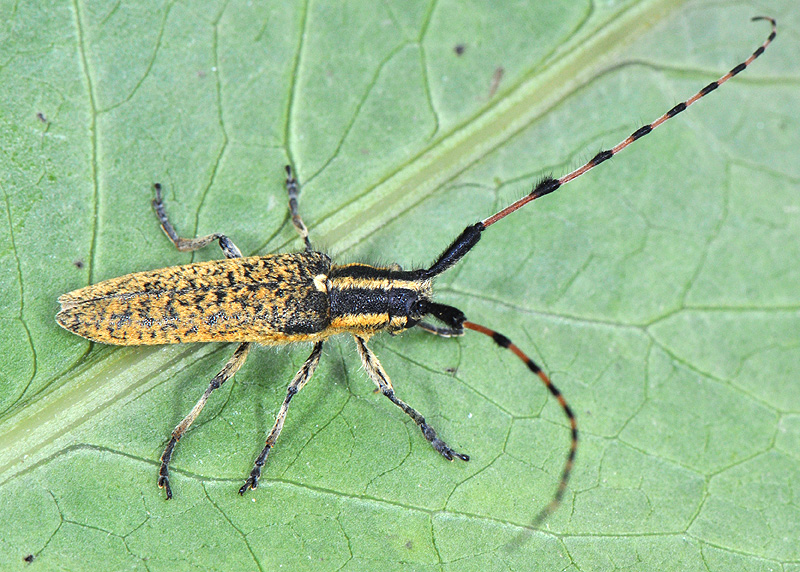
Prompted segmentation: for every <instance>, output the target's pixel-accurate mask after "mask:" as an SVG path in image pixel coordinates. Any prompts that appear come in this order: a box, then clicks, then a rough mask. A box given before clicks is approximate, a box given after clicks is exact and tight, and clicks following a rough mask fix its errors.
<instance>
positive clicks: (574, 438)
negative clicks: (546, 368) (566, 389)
mask: <svg viewBox="0 0 800 572" xmlns="http://www.w3.org/2000/svg"><path fill="white" fill-rule="evenodd" d="M463 326H464V327H465V328H467V329H470V330H473V331H475V332H480V333H481V334H484V335H486V336H489V337H490V338H492V340H494V343H496V344H497V345H498V346H500V347H501V348H506V349H507V350H511V352H512V353H513V354H514V355H515V356H517V357H518V358H519V359H521V360H522V361H523V362H525V365H527V366H528V369H530V370H531V371H532V372H533V373H534V374H536V375H537V376H538V377H539V379H541V380H542V383H544V385H545V387H547V389H548V390H549V391H550V393H551V394H552V396H553V397H555V398H556V400H557V401H558V404H559V405H560V406H561V409H562V410H563V411H564V415H566V417H567V420H568V421H569V424H570V429H571V430H572V431H571V441H570V447H569V453H568V454H567V460H566V461H565V462H564V469H563V470H562V472H561V480H560V481H559V483H558V488H557V489H556V493H555V495H553V500H551V501H550V504H548V505H547V506H546V507H544V508H543V509H542V510H541V511H540V512H539V514H538V515H537V516H536V519H535V520H534V522H533V526H536V525H538V524H539V523H541V522H542V521H543V520H544V519H545V518H547V516H548V515H550V514H551V513H552V512H553V511H554V510H556V508H558V505H559V504H561V498H562V497H563V496H564V491H566V490H567V482H568V481H569V476H570V474H571V473H572V465H573V463H574V462H575V452H576V451H577V450H578V423H577V421H575V414H574V413H573V412H572V408H571V407H570V406H569V405H568V404H567V401H566V399H564V396H563V395H562V394H561V392H560V391H559V390H558V388H557V387H556V386H555V385H553V382H552V381H550V377H548V375H547V374H546V373H544V372H543V371H542V368H540V367H539V366H538V365H537V364H536V362H535V361H533V360H532V359H531V358H529V357H528V356H527V355H526V354H525V352H523V351H522V350H521V349H519V348H518V347H517V346H516V345H515V344H514V343H513V342H512V341H511V340H509V339H508V338H507V337H505V336H504V335H503V334H501V333H500V332H495V331H494V330H490V329H489V328H487V327H485V326H481V325H480V324H476V323H474V322H469V321H466V320H465V321H464V322H463Z"/></svg>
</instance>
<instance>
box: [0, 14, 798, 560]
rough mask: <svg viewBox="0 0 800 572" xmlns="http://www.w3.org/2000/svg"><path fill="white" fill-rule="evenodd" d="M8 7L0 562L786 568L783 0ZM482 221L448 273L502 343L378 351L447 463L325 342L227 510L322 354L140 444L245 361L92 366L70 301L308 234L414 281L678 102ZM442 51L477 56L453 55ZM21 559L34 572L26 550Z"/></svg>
mask: <svg viewBox="0 0 800 572" xmlns="http://www.w3.org/2000/svg"><path fill="white" fill-rule="evenodd" d="M770 4H771V6H770V7H769V9H767V8H765V7H764V6H762V5H760V4H759V5H755V4H753V5H750V4H742V3H737V4H726V3H718V2H707V1H706V2H701V1H698V2H691V3H686V4H683V3H680V2H674V1H672V2H671V1H667V0H660V1H657V0H652V1H643V2H632V1H621V2H602V3H595V4H591V3H589V2H583V3H579V2H570V3H559V2H535V3H534V2H519V3H516V4H513V5H512V4H511V3H502V4H501V5H499V6H498V5H495V4H490V3H479V2H471V3H462V2H447V1H445V2H436V3H424V2H407V1H406V2H380V3H367V2H355V1H353V2H350V3H349V4H344V3H327V4H325V3H307V4H300V3H297V5H294V4H293V3H271V4H269V5H261V3H258V2H242V1H232V2H227V3H220V2H194V3H193V2H182V3H166V4H159V3H155V2H153V3H146V2H138V3H99V2H98V3H84V2H81V1H78V2H74V3H58V4H56V5H51V4H46V3H38V4H37V3H30V2H29V3H12V2H2V3H0V21H1V22H3V24H2V25H0V156H2V165H3V168H2V169H0V188H1V189H2V201H3V202H2V206H3V208H2V212H3V216H2V217H0V219H1V220H2V224H3V225H4V229H5V230H4V232H3V234H2V239H0V267H1V268H2V272H0V328H1V330H0V356H2V360H0V362H1V364H2V366H3V367H2V372H3V383H2V384H0V515H1V516H2V518H0V522H1V523H2V524H0V568H2V569H4V570H14V569H27V567H28V564H26V562H25V561H24V557H25V556H27V555H29V554H30V555H33V556H34V557H35V561H34V564H31V566H34V565H35V566H38V567H39V569H42V570H51V569H65V570H81V569H97V568H98V567H102V568H104V569H122V568H126V569H137V570H138V569H141V570H145V569H147V570H189V569H204V570H206V569H219V570H226V571H228V570H254V569H258V570H274V569H278V568H279V567H282V568H283V569H286V570H340V569H341V570H376V569H380V570H400V569H403V570H407V569H413V570H454V569H458V570H459V572H462V571H465V570H563V569H570V570H583V571H587V570H610V569H617V568H622V569H631V570H688V569H693V570H696V569H707V570H725V571H730V570H773V569H777V568H782V569H783V570H798V568H797V564H796V563H797V562H798V561H800V545H799V544H798V543H797V538H798V537H800V510H799V509H798V507H797V502H796V499H797V498H798V494H799V493H800V490H798V483H800V454H799V453H798V451H800V398H798V392H797V391H796V382H797V381H798V379H799V378H800V366H798V364H800V342H799V341H798V332H800V313H799V312H798V309H799V308H800V270H799V269H798V268H799V267H798V264H797V260H798V259H799V258H800V246H798V245H800V183H799V182H800V161H799V160H798V151H797V150H798V149H800V135H799V134H800V125H799V124H798V123H799V122H798V115H797V112H796V110H797V109H798V108H800V101H798V99H799V96H800V92H798V90H797V88H796V85H795V83H796V80H795V79H794V76H793V75H791V74H792V73H793V72H794V70H795V63H796V62H797V60H798V57H799V56H800V53H798V48H797V45H796V43H793V42H792V41H791V39H792V34H791V32H790V31H789V30H792V29H794V28H796V27H797V24H798V22H797V17H796V15H795V12H796V11H795V10H792V8H793V5H792V4H791V3H789V2H785V1H783V2H780V1H779V2H771V3H770ZM762 13H764V15H769V16H774V17H776V18H777V19H778V24H779V27H780V28H779V34H778V39H777V40H776V42H775V43H774V44H773V45H772V46H770V48H769V49H768V50H767V51H766V53H765V54H764V55H763V56H762V58H761V59H759V60H758V61H757V62H755V63H754V64H753V66H752V67H751V68H749V69H747V70H746V72H744V73H743V74H741V75H739V76H737V77H736V78H735V79H734V80H732V81H730V82H729V83H726V84H725V85H724V86H723V87H722V88H721V89H719V90H718V91H716V92H714V93H713V94H711V95H710V96H709V97H708V98H706V99H703V100H702V101H700V102H698V103H697V104H696V105H693V106H692V107H691V108H690V109H688V110H687V111H686V112H685V113H683V114H681V115H679V116H678V117H676V118H675V119H674V120H672V121H670V122H668V123H667V124H666V125H664V126H663V127H660V128H659V129H657V130H656V131H654V132H653V133H652V134H649V135H648V136H646V137H644V138H643V139H641V140H640V141H638V142H637V143H636V144H635V145H634V146H632V147H631V148H629V149H626V150H625V151H623V152H622V153H621V154H620V155H619V156H616V157H615V158H613V159H612V160H611V161H608V162H607V163H605V164H603V165H602V166H600V167H598V168H597V169H594V170H592V171H591V172H590V173H588V174H586V175H585V176H583V177H581V178H580V179H578V180H576V181H575V182H573V183H571V184H570V185H568V186H566V187H564V188H562V189H560V190H559V191H558V192H556V193H554V194H552V195H549V196H547V197H545V198H542V199H541V200H538V201H536V202H535V204H532V205H529V206H527V207H525V208H524V209H522V210H521V211H519V212H518V213H515V214H513V215H511V216H510V217H508V218H507V219H504V220H503V221H502V222H499V223H498V224H496V225H494V226H492V227H491V228H489V229H488V230H487V231H486V232H485V233H484V236H483V238H482V240H481V242H480V244H479V245H478V246H477V247H476V248H475V249H474V250H473V251H472V252H471V253H470V254H469V255H468V256H467V258H465V259H464V260H463V261H462V262H461V263H460V264H459V265H458V266H457V267H456V268H454V269H453V270H451V271H449V272H448V273H446V274H445V275H444V276H442V277H441V279H440V280H438V281H437V283H436V291H437V299H438V300H440V301H441V302H442V303H446V304H452V305H454V306H457V307H459V308H461V309H462V310H463V311H464V312H465V313H466V314H467V315H468V316H469V318H470V320H473V321H475V322H478V323H481V324H485V325H486V326H488V327H491V328H497V329H498V330H500V331H501V332H503V333H504V334H505V335H507V336H508V337H510V338H511V339H512V340H514V341H515V343H516V344H517V345H518V346H519V347H520V348H522V349H523V350H524V351H526V352H528V353H529V354H530V355H531V356H532V357H533V358H534V359H535V360H536V361H537V362H539V363H540V364H541V365H542V366H543V368H544V369H545V370H546V371H547V372H549V374H550V375H551V376H552V379H553V381H554V383H555V384H556V385H557V386H558V387H559V388H560V389H561V390H562V392H563V394H564V396H565V397H566V399H567V400H568V401H569V403H570V405H571V406H572V408H573V409H574V410H575V412H576V415H577V418H578V424H579V428H580V431H581V437H582V439H581V443H580V448H579V451H578V457H577V460H576V465H575V470H574V473H573V478H572V480H571V482H570V487H569V488H568V490H567V493H566V495H565V498H564V504H563V505H562V507H561V508H560V509H559V510H558V511H557V512H556V513H555V514H554V515H552V517H551V518H549V519H548V520H547V521H546V522H545V523H544V524H543V525H542V526H541V527H540V528H538V529H536V528H533V527H531V522H532V520H533V518H534V517H535V515H536V513H537V512H538V511H539V510H540V509H541V508H542V507H543V506H545V505H546V504H547V503H548V502H549V501H550V499H551V497H552V494H553V493H554V491H555V488H556V486H557V483H558V479H559V475H560V472H561V468H562V466H563V463H564V460H565V456H566V454H567V450H568V445H569V429H568V424H567V422H566V420H565V418H564V415H563V412H562V411H561V409H560V407H559V406H558V404H557V403H556V402H555V400H553V399H552V398H551V397H549V394H548V392H547V390H546V389H545V388H544V387H542V385H541V383H539V382H538V380H537V378H536V377H534V376H531V375H530V373H529V372H528V371H527V369H526V368H525V367H524V366H523V365H522V364H521V363H520V362H519V361H518V360H516V359H515V358H514V356H512V355H511V354H510V352H507V351H505V350H503V349H501V348H499V347H497V346H495V345H494V344H493V343H492V341H491V340H489V339H487V338H485V337H484V336H478V335H477V334H474V333H473V332H468V333H467V335H465V336H464V337H463V338H458V339H449V340H448V339H443V338H435V337H433V336H430V335H427V334H426V333H425V332H422V331H410V332H406V333H404V334H403V335H401V336H398V337H389V336H380V337H378V338H376V339H375V340H374V341H373V342H372V347H373V349H374V350H375V352H376V354H377V355H378V356H379V357H380V359H381V361H382V363H383V365H384V367H385V368H386V370H387V372H389V374H390V375H391V376H392V378H393V380H394V384H395V388H396V391H397V394H398V395H399V396H400V397H401V398H402V399H404V400H405V401H407V402H408V403H409V404H411V405H412V406H414V407H415V408H417V409H418V410H419V411H420V412H422V413H423V414H424V415H425V416H426V418H427V419H428V421H429V422H430V423H431V425H433V426H434V427H435V428H436V429H437V431H438V432H439V433H440V434H441V435H442V436H443V438H444V439H446V440H447V441H448V442H449V443H450V444H451V445H452V446H453V447H454V448H455V449H457V450H459V451H464V452H466V453H469V455H470V457H471V459H470V461H469V463H463V462H460V461H459V462H454V463H447V462H445V461H444V460H443V459H442V458H441V456H440V455H438V454H437V453H436V452H435V451H434V450H433V449H432V448H431V447H430V446H429V445H428V443H426V442H425V440H424V438H423V437H422V436H421V435H420V432H419V430H418V429H417V428H416V426H415V425H414V424H413V422H412V421H411V420H410V419H408V418H407V417H406V416H405V415H403V414H402V412H401V411H399V410H398V409H397V408H396V407H395V406H393V405H392V404H391V403H389V402H388V400H386V399H385V398H383V397H382V396H381V395H379V394H378V395H376V394H374V393H373V389H372V386H371V382H370V381H369V379H368V378H367V376H366V375H364V373H363V372H362V371H361V369H360V364H359V360H358V358H357V355H356V352H355V351H354V349H353V345H352V340H349V339H347V338H346V337H342V339H335V340H331V341H330V342H329V343H327V344H326V347H325V351H324V354H323V359H322V362H321V365H320V367H319V370H318V371H317V373H316V374H315V376H314V378H313V379H312V381H311V382H310V383H309V384H308V386H306V387H305V388H304V389H303V391H302V392H301V393H300V394H299V395H298V396H297V397H296V398H295V399H294V400H293V401H292V408H291V410H290V412H289V416H288V419H287V422H286V425H285V428H284V431H283V434H282V435H281V439H280V441H279V442H278V444H277V447H276V448H275V449H274V450H273V452H272V453H271V455H270V458H269V462H268V463H267V465H266V467H265V469H264V477H263V480H262V482H261V485H260V486H259V488H258V489H257V490H256V491H253V492H252V493H248V494H246V495H244V497H240V496H239V495H238V494H237V491H238V489H239V487H240V486H241V484H242V483H243V481H244V478H245V476H246V475H247V474H248V473H249V471H250V468H251V467H252V462H253V459H254V458H255V456H256V455H257V454H258V452H259V451H260V449H261V447H262V446H263V439H264V437H265V434H266V432H267V431H268V430H269V429H270V427H271V426H272V423H273V421H274V416H275V414H276V413H277V411H278V409H279V406H280V403H281V402H282V401H283V398H284V395H285V392H286V385H287V383H288V381H289V380H290V379H291V378H292V376H293V375H294V373H295V372H296V371H297V369H298V368H299V367H300V365H301V364H302V363H303V361H304V359H305V357H306V356H307V355H308V352H309V351H310V347H307V346H306V345H304V346H301V347H290V348H277V349H276V348H260V347H259V348H256V349H255V350H254V351H252V352H251V354H250V357H249V359H248V361H247V363H246V364H245V365H244V366H243V367H242V369H241V370H240V372H239V373H238V374H237V375H236V377H235V378H234V379H233V380H232V381H231V382H228V383H226V384H225V385H224V386H223V387H222V388H221V389H219V390H218V391H216V392H215V393H214V394H213V396H212V398H211V399H210V401H209V404H208V406H207V407H206V408H205V410H204V411H203V412H202V414H201V415H200V417H199V418H198V420H197V422H196V423H195V424H194V425H193V426H192V428H191V430H190V431H189V432H188V433H187V434H186V436H185V437H184V439H183V440H182V441H181V443H180V445H179V446H178V448H177V449H176V453H175V456H174V457H173V463H172V484H173V489H174V492H175V498H174V499H173V500H172V501H170V502H166V501H165V500H164V498H163V492H162V491H160V490H159V489H158V488H157V487H156V475H157V470H158V464H159V462H158V459H159V456H160V454H161V451H162V450H163V447H164V445H165V443H166V440H167V439H168V437H169V434H170V432H171V431H172V428H173V427H174V426H175V424H176V423H178V422H179V421H180V419H181V418H182V417H183V416H184V415H185V414H186V413H187V412H188V411H189V410H190V409H191V407H192V405H193V404H194V403H195V401H196V400H197V399H198V398H199V397H200V395H201V393H202V392H203V390H204V389H205V388H206V387H207V384H208V381H209V380H210V379H211V377H212V376H213V375H214V374H215V373H216V372H217V371H218V370H219V369H220V368H221V367H222V365H223V364H224V363H225V361H226V360H227V359H228V357H229V355H230V354H231V353H232V352H233V346H224V345H214V344H208V345H200V344H197V345H185V346H169V347H148V348H142V347H126V348H111V347H107V346H101V345H97V344H94V345H93V344H90V343H89V342H87V341H86V340H83V339H81V338H78V337H76V336H74V335H72V334H70V333H69V332H67V331H64V330H62V329H61V328H59V327H58V326H57V324H56V323H55V321H54V316H55V313H56V311H57V309H58V304H57V303H56V298H57V297H58V296H59V295H60V294H63V293H65V292H68V291H70V290H73V289H76V288H79V287H81V286H84V285H86V284H90V283H94V282H98V281H101V280H105V279H108V278H112V277H115V276H119V275H123V274H126V273H129V272H133V271H138V270H146V269H155V268H160V267H164V266H170V265H176V264H181V263H186V262H189V261H191V260H211V259H215V258H220V256H221V255H220V253H219V251H218V249H215V248H212V247H209V248H206V249H204V250H202V251H199V252H196V253H193V254H191V255H190V254H181V253H179V252H177V251H176V250H175V249H174V248H173V247H172V245H171V244H170V243H169V241H168V240H166V239H165V237H164V236H163V235H162V233H161V231H160V229H159V228H158V225H157V222H156V220H155V217H154V216H153V215H152V213H151V209H150V206H149V201H150V200H151V198H152V196H153V193H152V183H153V182H155V181H158V182H161V183H162V184H163V185H164V188H165V201H166V205H167V209H168V211H169V213H170V216H171V218H172V220H173V222H174V223H175V226H176V227H177V229H178V230H179V232H180V233H181V234H182V235H184V236H195V235H200V234H206V233H211V232H224V233H226V234H227V235H229V236H231V237H232V238H233V240H234V241H235V242H236V244H237V245H238V246H239V247H240V248H241V249H242V251H243V252H245V253H247V254H266V253H270V252H278V251H289V250H293V249H298V248H300V247H301V244H300V241H299V240H298V238H297V235H296V233H295V231H294V229H293V228H292V225H291V223H290V221H289V218H288V213H287V208H286V197H285V191H284V189H283V171H282V169H283V165H285V164H287V163H291V164H292V165H293V166H294V167H295V169H296V170H297V173H298V177H299V179H300V181H301V185H302V195H301V198H300V209H301V212H302V214H303V217H304V220H305V222H306V224H307V225H308V226H309V228H310V229H311V237H312V240H313V242H314V245H315V247H317V248H319V249H322V250H324V251H325V252H328V253H330V254H331V255H333V256H335V257H336V259H337V260H340V261H371V262H373V263H381V264H385V263H391V262H397V263H399V264H401V265H402V266H403V267H404V268H412V267H415V266H421V265H426V264H429V263H430V262H431V261H432V260H433V259H434V258H435V257H436V256H437V255H438V254H439V253H440V252H441V251H442V250H443V249H444V248H445V247H446V246H447V245H448V244H449V243H450V242H451V241H452V240H453V238H454V237H455V236H457V235H458V233H459V232H460V231H461V230H462V229H463V228H464V226H466V225H467V224H471V223H473V222H475V221H476V220H480V219H482V218H484V217H486V216H488V215H490V214H492V213H493V212H495V211H496V210H498V209H500V208H502V207H503V206H505V205H507V204H508V203H510V202H511V201H512V200H514V199H515V198H517V197H519V196H521V195H523V194H524V193H526V192H527V191H528V189H530V187H531V185H532V184H534V183H535V181H537V180H538V179H539V178H541V177H542V176H543V175H546V174H549V173H552V174H554V175H555V176H560V175H561V174H563V173H566V172H568V171H569V170H571V169H572V168H575V167H577V166H579V165H580V164H582V163H583V162H584V161H585V160H587V159H588V158H590V157H592V156H593V155H594V154H595V153H596V152H597V151H598V150H599V149H607V148H609V147H611V146H612V145H614V144H616V143H617V142H618V141H619V140H621V139H623V138H624V137H626V136H627V135H628V134H629V133H631V132H632V131H633V130H635V129H636V128H638V127H639V126H641V125H642V124H645V123H647V122H649V121H652V120H653V119H655V118H656V117H658V116H659V115H660V114H661V113H663V112H664V111H665V110H667V109H669V108H670V107H672V106H673V105H674V104H675V103H677V102H679V101H683V100H685V99H686V98H687V97H689V96H691V95H692V94H693V93H695V92H696V91H697V90H698V89H700V88H701V87H702V86H703V85H706V84H707V83H708V82H710V81H713V80H714V79H716V78H717V77H719V76H720V75H721V74H722V73H724V72H725V71H727V70H728V69H730V68H731V67H732V66H733V65H735V64H736V63H737V62H739V61H742V60H743V59H744V58H746V57H747V56H748V55H749V54H750V53H751V52H752V50H753V49H755V48H756V47H757V46H758V45H759V44H760V43H761V42H762V41H763V40H764V38H765V37H766V36H767V34H768V33H769V27H768V25H767V24H766V23H765V22H756V23H750V22H749V19H750V17H751V16H756V15H761V14H762ZM457 46H462V47H463V53H461V54H459V53H457V50H456V47H457ZM30 569H33V568H30Z"/></svg>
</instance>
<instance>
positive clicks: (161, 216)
mask: <svg viewBox="0 0 800 572" xmlns="http://www.w3.org/2000/svg"><path fill="white" fill-rule="evenodd" d="M153 187H154V188H155V190H156V198H154V199H153V203H152V204H153V210H154V211H156V216H157V217H158V222H160V223H161V230H163V231H164V234H166V235H167V237H168V238H169V239H170V240H171V241H172V244H174V245H175V248H177V249H178V250H180V251H181V252H188V251H191V250H197V249H199V248H203V247H204V246H207V245H209V244H211V243H212V242H214V241H215V240H218V241H219V247H220V248H221V249H222V252H223V253H225V257H226V258H241V257H242V253H241V251H239V249H238V248H237V247H236V245H235V244H233V241H231V239H230V238H228V237H227V236H225V235H224V234H220V233H218V232H215V233H214V234H209V235H207V236H201V237H199V238H181V237H180V236H178V233H177V232H175V227H173V226H172V223H171V222H169V218H168V217H167V211H166V210H164V201H163V200H162V199H161V184H160V183H156V184H155V185H153Z"/></svg>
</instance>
